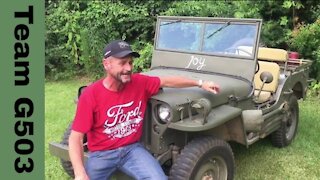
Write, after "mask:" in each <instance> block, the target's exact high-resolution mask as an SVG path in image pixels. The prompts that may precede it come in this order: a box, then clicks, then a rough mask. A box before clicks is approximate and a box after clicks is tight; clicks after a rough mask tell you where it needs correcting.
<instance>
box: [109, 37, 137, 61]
mask: <svg viewBox="0 0 320 180" xmlns="http://www.w3.org/2000/svg"><path fill="white" fill-rule="evenodd" d="M128 55H132V56H133V57H140V54H139V53H137V52H134V51H132V49H131V47H130V45H129V44H128V43H127V42H125V41H123V40H115V41H112V42H110V43H109V44H107V45H106V47H105V48H104V49H103V57H104V58H108V57H110V56H112V57H116V58H123V57H126V56H128Z"/></svg>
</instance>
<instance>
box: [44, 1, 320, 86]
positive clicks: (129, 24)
mask: <svg viewBox="0 0 320 180" xmlns="http://www.w3.org/2000/svg"><path fill="white" fill-rule="evenodd" d="M158 15H169V16H205V17H206V16H207V17H235V18H261V19H263V29H262V35H261V39H262V43H263V44H264V45H266V46H268V47H276V48H284V49H286V50H288V51H298V52H299V53H300V57H302V58H305V59H312V60H313V61H314V63H313V66H312V71H311V74H310V75H311V77H313V78H315V79H317V80H319V79H320V5H319V3H318V2H317V1H312V0H306V1H299V0H278V1H274V0H255V1H251V0H243V1H231V0H220V1H219V0H217V1H165V0H162V1H158V0H117V1H116V0H105V1H84V0H74V1H62V0H46V52H45V55H46V64H45V71H46V78H47V79H54V80H58V79H67V78H70V77H74V76H86V77H90V78H92V79H97V78H98V77H101V76H102V75H103V68H101V63H100V62H101V59H102V54H101V52H102V49H103V47H104V45H105V44H106V43H107V42H109V41H111V40H114V39H123V40H126V41H128V42H130V43H131V44H133V47H134V49H135V50H137V51H139V52H140V53H141V55H142V56H141V57H140V58H139V59H138V60H137V61H135V66H134V70H135V71H145V70H147V69H148V68H149V66H150V61H151V55H152V48H153V37H154V28H155V23H156V17H157V16H158Z"/></svg>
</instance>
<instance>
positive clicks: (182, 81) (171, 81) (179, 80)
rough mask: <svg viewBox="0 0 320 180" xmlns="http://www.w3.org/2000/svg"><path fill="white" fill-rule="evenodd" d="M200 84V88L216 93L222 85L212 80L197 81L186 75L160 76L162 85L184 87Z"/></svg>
mask: <svg viewBox="0 0 320 180" xmlns="http://www.w3.org/2000/svg"><path fill="white" fill-rule="evenodd" d="M192 86H199V87H200V88H202V89H204V90H207V91H209V92H212V93H214V94H217V93H219V91H220V87H219V85H218V84H215V83H214V82H212V81H202V80H199V81H196V80H193V79H187V78H184V77H178V76H172V77H160V87H173V88H183V87H192Z"/></svg>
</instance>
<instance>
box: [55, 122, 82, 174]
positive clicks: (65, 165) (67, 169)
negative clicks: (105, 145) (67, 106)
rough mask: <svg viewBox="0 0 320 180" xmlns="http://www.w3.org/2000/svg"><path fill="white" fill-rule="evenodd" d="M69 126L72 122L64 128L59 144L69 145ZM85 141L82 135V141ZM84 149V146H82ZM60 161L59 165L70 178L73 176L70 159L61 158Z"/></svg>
mask: <svg viewBox="0 0 320 180" xmlns="http://www.w3.org/2000/svg"><path fill="white" fill-rule="evenodd" d="M71 126H72V123H70V124H69V126H68V128H67V129H66V131H65V133H64V134H63V138H62V141H61V144H63V145H69V142H68V140H69V136H70V133H71ZM86 142H87V138H86V136H85V137H84V140H83V143H86ZM84 150H85V151H86V150H87V149H86V147H84ZM60 161H61V165H62V167H63V169H64V171H65V172H66V173H67V174H68V175H69V176H71V177H72V178H74V173H73V167H72V164H71V161H66V160H63V159H60Z"/></svg>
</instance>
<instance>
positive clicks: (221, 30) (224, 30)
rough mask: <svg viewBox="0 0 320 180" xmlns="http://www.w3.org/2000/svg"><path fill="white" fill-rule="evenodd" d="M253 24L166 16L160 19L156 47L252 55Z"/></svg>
mask: <svg viewBox="0 0 320 180" xmlns="http://www.w3.org/2000/svg"><path fill="white" fill-rule="evenodd" d="M257 28H258V27H257V25H256V24H253V23H252V24H249V23H240V22H230V21H228V22H215V23H211V22H210V23H209V22H182V21H179V20H178V21H168V20H166V21H161V23H160V29H159V33H158V39H157V44H156V45H157V47H156V48H157V49H165V50H173V51H186V52H200V53H206V54H218V55H222V56H233V57H235V56H236V57H237V56H238V57H239V56H240V57H248V58H252V57H253V54H254V45H255V41H256V34H257Z"/></svg>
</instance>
